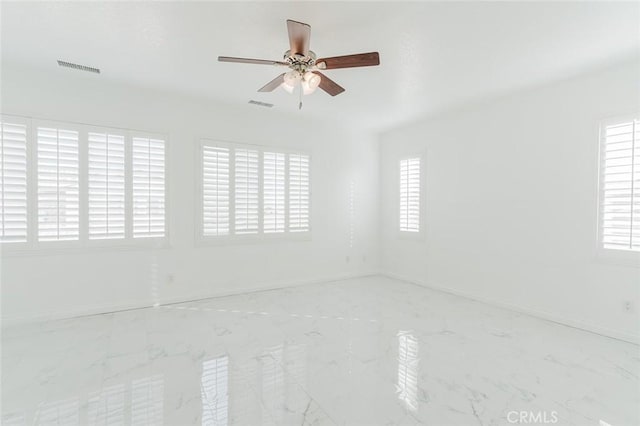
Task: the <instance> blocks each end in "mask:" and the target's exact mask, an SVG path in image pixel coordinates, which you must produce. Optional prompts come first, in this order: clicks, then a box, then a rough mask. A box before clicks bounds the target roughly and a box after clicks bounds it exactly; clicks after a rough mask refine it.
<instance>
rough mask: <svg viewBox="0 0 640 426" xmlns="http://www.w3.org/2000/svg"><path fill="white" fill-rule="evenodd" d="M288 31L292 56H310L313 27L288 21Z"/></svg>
mask: <svg viewBox="0 0 640 426" xmlns="http://www.w3.org/2000/svg"><path fill="white" fill-rule="evenodd" d="M287 31H289V45H290V46H291V55H292V56H293V55H295V54H298V55H302V56H307V55H308V54H309V40H311V26H310V25H309V24H305V23H302V22H298V21H292V20H291V19H287Z"/></svg>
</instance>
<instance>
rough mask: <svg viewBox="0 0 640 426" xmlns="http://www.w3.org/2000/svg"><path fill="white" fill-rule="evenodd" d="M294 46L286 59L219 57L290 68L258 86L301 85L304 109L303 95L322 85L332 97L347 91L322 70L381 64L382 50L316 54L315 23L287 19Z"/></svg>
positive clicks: (269, 89)
mask: <svg viewBox="0 0 640 426" xmlns="http://www.w3.org/2000/svg"><path fill="white" fill-rule="evenodd" d="M287 30H288V32H289V45H290V48H289V50H287V51H286V52H284V57H283V60H282V61H270V60H265V59H248V58H233V57H229V56H218V61H220V62H237V63H241V64H258V65H275V66H281V67H287V68H290V71H288V72H284V73H282V74H280V75H279V76H277V77H276V78H274V79H273V80H271V81H270V82H268V83H267V84H265V85H264V86H263V87H261V88H260V89H258V92H272V91H274V90H275V89H277V88H278V87H282V88H283V89H285V90H286V91H287V92H289V93H293V91H294V90H295V88H296V87H297V86H298V85H300V87H301V90H300V105H299V108H302V95H303V94H304V95H309V94H311V93H313V92H314V91H315V90H316V89H317V88H318V87H319V88H320V89H322V90H324V91H325V92H327V93H328V94H330V95H331V96H336V95H339V94H340V93H342V92H344V88H343V87H341V86H340V85H339V84H337V83H336V82H335V81H333V80H331V79H330V78H329V77H327V76H326V75H324V74H322V73H321V72H320V70H322V71H324V70H332V69H336V68H354V67H368V66H373V65H380V56H379V55H378V52H370V53H358V54H355V55H346V56H334V57H329V58H319V59H318V58H317V57H316V54H315V53H314V52H313V51H311V50H309V40H310V38H311V26H310V25H309V24H305V23H302V22H297V21H293V20H291V19H288V20H287Z"/></svg>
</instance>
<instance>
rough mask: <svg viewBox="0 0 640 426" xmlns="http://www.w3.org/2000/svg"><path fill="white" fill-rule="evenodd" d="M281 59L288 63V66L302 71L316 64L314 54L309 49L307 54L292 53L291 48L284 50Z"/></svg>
mask: <svg viewBox="0 0 640 426" xmlns="http://www.w3.org/2000/svg"><path fill="white" fill-rule="evenodd" d="M283 59H284V60H285V61H286V62H288V63H289V67H291V68H292V69H294V70H298V71H300V72H304V71H306V70H307V69H308V68H311V67H313V66H314V65H315V64H316V54H315V52H313V51H311V50H309V53H308V54H307V56H303V55H299V54H294V55H292V54H291V50H287V51H286V52H284V55H283Z"/></svg>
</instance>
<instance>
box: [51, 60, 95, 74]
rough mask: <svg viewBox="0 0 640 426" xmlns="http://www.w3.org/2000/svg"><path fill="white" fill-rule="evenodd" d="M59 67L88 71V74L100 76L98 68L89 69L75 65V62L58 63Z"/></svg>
mask: <svg viewBox="0 0 640 426" xmlns="http://www.w3.org/2000/svg"><path fill="white" fill-rule="evenodd" d="M58 65H59V66H61V67H66V68H73V69H74V70H80V71H86V72H93V73H96V74H100V70H99V69H98V68H94V67H88V66H86V65H80V64H74V63H73V62H65V61H60V60H59V61H58Z"/></svg>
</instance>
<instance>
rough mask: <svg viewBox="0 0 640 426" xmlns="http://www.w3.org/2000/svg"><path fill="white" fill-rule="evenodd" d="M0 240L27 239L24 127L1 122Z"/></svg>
mask: <svg viewBox="0 0 640 426" xmlns="http://www.w3.org/2000/svg"><path fill="white" fill-rule="evenodd" d="M0 130H1V131H0V137H1V139H0V204H1V205H0V209H1V210H2V212H1V214H0V241H1V242H3V243H18V242H26V241H27V126H26V125H24V124H17V123H8V122H6V121H2V122H0Z"/></svg>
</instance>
